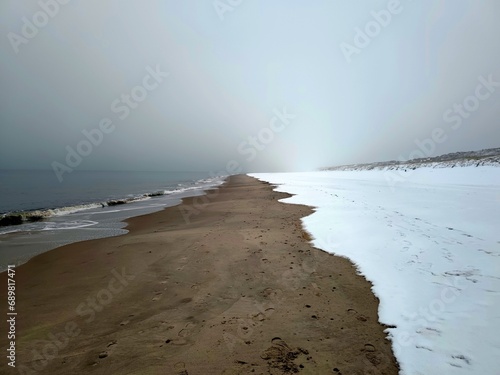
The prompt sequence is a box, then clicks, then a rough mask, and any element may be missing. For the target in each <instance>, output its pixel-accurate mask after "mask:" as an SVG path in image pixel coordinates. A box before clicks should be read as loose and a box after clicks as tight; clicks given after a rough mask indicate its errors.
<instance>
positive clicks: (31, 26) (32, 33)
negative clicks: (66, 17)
mask: <svg viewBox="0 0 500 375" xmlns="http://www.w3.org/2000/svg"><path fill="white" fill-rule="evenodd" d="M70 1H71V0H40V1H39V2H38V6H39V7H40V10H38V11H37V12H35V13H34V14H33V15H32V16H31V17H30V19H29V18H27V17H22V18H21V22H22V24H23V25H22V26H21V32H20V33H15V32H13V31H11V32H9V33H8V34H7V38H8V39H9V42H10V45H11V46H12V49H13V50H14V52H15V53H16V54H18V53H19V51H20V47H21V45H23V44H28V43H29V41H30V40H31V39H33V38H35V37H36V36H37V35H38V33H39V32H40V29H43V28H44V27H45V26H47V25H48V23H49V22H50V19H51V18H54V17H56V16H57V15H58V14H59V12H60V11H61V5H66V4H68V3H69V2H70Z"/></svg>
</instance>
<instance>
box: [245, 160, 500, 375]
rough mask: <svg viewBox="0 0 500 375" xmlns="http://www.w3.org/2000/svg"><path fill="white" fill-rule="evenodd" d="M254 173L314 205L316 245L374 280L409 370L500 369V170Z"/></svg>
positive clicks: (308, 223) (307, 222)
mask: <svg viewBox="0 0 500 375" xmlns="http://www.w3.org/2000/svg"><path fill="white" fill-rule="evenodd" d="M391 173H392V174H393V175H394V173H397V175H398V177H399V178H398V179H397V183H396V184H394V179H391V177H390V176H391ZM251 176H252V177H256V178H258V179H260V180H262V181H267V182H270V183H272V184H276V185H278V187H277V188H276V190H277V191H280V192H286V193H290V194H293V196H292V197H291V198H287V199H284V200H283V201H284V202H286V203H294V204H304V205H309V206H313V207H315V213H314V214H312V215H310V216H308V217H305V218H303V225H304V226H305V228H306V229H307V230H308V231H309V232H310V233H311V235H312V237H313V244H314V246H316V247H318V248H320V249H322V250H325V251H327V252H329V253H334V254H336V255H341V256H345V257H347V258H349V259H350V260H352V261H353V262H354V263H355V264H356V265H357V267H358V269H359V272H360V273H361V274H363V275H364V276H365V277H366V278H367V279H368V280H369V281H371V282H372V283H373V291H374V293H375V295H376V296H377V297H378V298H379V299H380V308H379V319H380V322H381V323H383V324H386V325H388V326H389V328H387V331H386V332H387V333H388V336H389V337H390V339H391V340H392V343H393V349H394V353H395V355H396V358H397V360H398V362H399V363H400V366H401V374H405V375H424V374H497V373H498V369H499V368H500V337H499V333H500V233H499V232H498V226H499V223H500V168H498V167H490V166H485V167H477V168H476V167H460V168H419V169H416V170H409V171H407V172H405V171H404V170H399V171H386V170H371V171H321V172H307V173H305V172H304V173H272V174H251Z"/></svg>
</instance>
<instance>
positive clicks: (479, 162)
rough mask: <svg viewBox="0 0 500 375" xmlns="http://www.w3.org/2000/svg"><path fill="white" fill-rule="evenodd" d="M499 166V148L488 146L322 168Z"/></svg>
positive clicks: (338, 169) (333, 169)
mask: <svg viewBox="0 0 500 375" xmlns="http://www.w3.org/2000/svg"><path fill="white" fill-rule="evenodd" d="M474 165H475V166H476V167H479V166H483V165H490V166H500V148H490V149H485V150H480V151H464V152H454V153H451V154H445V155H440V156H434V157H428V158H421V159H412V160H406V161H397V160H391V161H382V162H376V163H364V164H350V165H341V166H337V167H329V168H323V169H322V170H324V171H356V170H371V169H387V170H391V169H416V168H422V167H430V168H450V167H451V168H454V167H468V166H474Z"/></svg>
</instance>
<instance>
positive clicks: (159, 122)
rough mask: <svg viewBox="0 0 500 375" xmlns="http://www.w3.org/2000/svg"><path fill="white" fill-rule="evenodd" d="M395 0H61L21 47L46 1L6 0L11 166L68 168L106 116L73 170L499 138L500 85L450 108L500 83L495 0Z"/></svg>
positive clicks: (223, 163)
mask: <svg viewBox="0 0 500 375" xmlns="http://www.w3.org/2000/svg"><path fill="white" fill-rule="evenodd" d="M52 1H56V0H42V1H41V2H42V3H50V2H52ZM394 1H396V0H392V1H340V0H328V1H319V0H318V1H298V0H286V1H285V0H281V1H278V0H276V1H267V0H252V1H250V0H243V1H241V2H240V3H239V4H238V1H236V0H232V1H229V0H220V1H215V2H214V1H212V0H208V1H201V0H198V1H194V0H193V1H174V0H171V1H165V0H162V1H157V0H149V1H139V0H135V1H132V0H131V1H126V2H125V1H117V0H115V1H111V0H109V1H102V0H85V1H83V0H72V1H68V0H65V1H62V0H60V3H64V2H67V4H60V3H59V2H57V4H59V5H58V7H59V9H56V8H51V9H52V10H54V9H56V10H55V11H54V16H53V17H50V16H48V22H47V25H46V26H44V27H40V28H38V29H39V30H38V34H37V35H36V36H34V37H31V35H30V38H27V37H26V38H25V40H24V41H25V42H26V43H21V42H19V40H21V39H19V38H18V39H15V38H17V37H14V36H13V34H9V33H15V34H16V35H18V36H19V37H22V38H24V37H25V36H26V35H24V34H23V25H24V24H25V20H24V19H23V17H26V19H27V20H28V21H33V22H35V21H36V22H38V23H39V24H40V23H42V24H43V22H44V19H43V15H40V14H38V19H36V20H33V17H34V15H36V14H37V12H40V11H41V9H42V8H41V5H40V4H39V3H37V2H35V1H27V0H9V1H7V0H6V1H2V2H1V4H0V17H1V19H0V22H1V28H0V33H1V35H2V38H1V40H2V42H1V46H0V47H1V59H0V69H1V76H0V90H1V94H0V95H1V101H0V168H8V169H13V168H34V169H41V168H43V169H49V168H51V164H52V163H53V162H54V161H57V162H60V163H61V164H65V163H66V162H65V158H66V156H67V153H68V151H67V146H69V147H71V148H73V149H76V146H77V144H78V143H79V142H81V141H82V140H86V138H85V137H84V135H83V134H82V131H83V130H84V129H86V130H87V131H91V130H92V129H96V128H99V122H100V121H101V120H102V119H104V118H109V119H111V120H112V121H113V126H114V130H113V131H112V132H110V133H109V134H104V136H103V140H102V142H101V143H99V144H98V145H97V146H93V149H92V151H91V152H90V153H89V155H86V156H83V157H82V160H81V161H80V162H79V163H77V164H78V165H77V166H76V167H75V168H79V169H105V170H106V169H107V170H110V169H119V170H129V169H130V170H207V171H209V170H212V171H216V170H223V169H224V168H226V167H227V162H228V161H230V160H234V161H236V162H237V163H238V164H241V165H242V166H243V167H244V168H245V170H247V171H280V170H283V171H290V170H307V169H314V168H318V167H323V166H328V165H335V164H345V163H354V162H367V161H376V160H387V159H397V158H399V157H400V156H402V157H408V156H409V155H410V154H411V153H412V152H413V151H414V150H416V149H417V146H416V144H415V139H419V140H423V139H425V138H430V137H431V135H432V134H433V131H434V129H436V128H442V129H443V131H444V133H445V135H444V136H442V137H441V138H442V139H443V137H444V138H446V140H445V141H444V142H442V143H435V145H434V146H435V147H434V148H435V149H434V150H433V151H432V152H433V153H434V154H436V155H437V154H442V153H446V152H451V151H458V150H473V149H480V148H488V147H497V146H499V144H498V139H500V137H499V135H500V131H499V123H498V119H499V117H500V116H499V115H500V105H499V104H498V103H499V100H500V87H495V86H494V85H493V86H491V84H490V86H489V87H487V88H483V89H481V90H480V91H479V95H480V98H479V99H474V98H472V99H471V98H469V99H468V100H469V101H468V103H466V104H467V105H468V107H469V108H473V109H474V110H472V111H466V112H464V114H463V115H460V114H459V112H456V113H448V117H447V118H448V121H445V119H444V118H443V116H444V114H445V113H446V112H447V111H449V110H453V111H455V109H454V108H453V105H454V103H463V101H464V99H466V98H468V97H469V96H473V97H476V98H477V95H476V91H477V90H476V88H477V86H478V85H480V84H481V82H482V81H481V78H480V77H481V76H482V77H484V79H483V81H484V80H488V79H489V80H493V81H495V82H497V81H498V82H500V49H499V48H498V37H499V36H500V24H499V23H498V17H499V16H500V2H498V1H496V0H483V1H473V0H470V1H464V0H462V1H460V0H432V1H431V0H426V1H425V0H423V1H409V0H401V1H400V3H399V5H397V4H396V3H397V1H396V3H394ZM224 4H226V5H224ZM227 4H236V5H227ZM390 7H393V9H396V10H397V11H395V12H394V13H389V14H391V16H390V17H391V18H390V20H389V19H387V17H386V16H387V12H389V11H388V10H387V9H388V8H390ZM216 8H217V9H216ZM382 10H385V11H384V12H382V13H380V11H382ZM371 12H377V14H379V15H380V16H378V17H379V21H375V20H376V16H374V15H373V14H372V13H371ZM384 15H385V18H384ZM380 17H381V18H380ZM370 22H371V24H370ZM373 22H378V25H379V28H380V30H377V29H376V27H377V26H376V25H374V24H373ZM381 23H385V25H382V26H380V24H381ZM35 27H36V25H35ZM367 27H368V32H372V34H373V35H374V36H373V37H369V36H368V38H369V39H370V40H371V41H370V42H369V45H367V46H366V47H362V48H358V47H359V46H360V45H362V43H361V44H358V45H356V43H355V36H356V34H357V31H356V28H359V29H361V30H365V31H366V28H367ZM370 27H371V29H370ZM25 31H26V30H25ZM23 35H24V36H23ZM13 38H14V39H13ZM358 39H359V36H358ZM358 42H359V40H358ZM361 42H363V40H361ZM364 42H366V40H365V41H364ZM342 43H344V44H342ZM347 44H349V45H350V46H352V48H357V50H356V53H351V54H349V53H348V54H346V53H345V51H346V45H347ZM342 46H343V47H342ZM16 48H17V49H18V53H16V52H15V49H16ZM343 51H344V52H343ZM348 51H351V52H352V51H353V49H348ZM346 56H347V58H346ZM348 60H350V62H349V61H348ZM157 66H159V67H160V69H161V70H162V71H164V72H168V73H169V76H168V77H167V78H164V79H163V81H162V82H161V83H160V84H159V85H158V87H156V88H154V89H152V90H151V91H147V97H146V98H145V99H144V101H143V102H141V103H139V105H138V107H137V108H135V109H132V110H131V111H130V114H129V115H128V116H127V117H126V118H124V119H123V120H121V119H120V118H119V113H115V112H113V110H112V109H111V106H112V103H113V102H114V101H115V100H121V99H120V98H121V95H122V94H127V93H128V94H130V92H131V90H132V89H133V88H134V87H135V86H137V85H142V82H143V79H144V78H145V77H146V76H147V75H148V74H149V73H148V71H147V68H148V67H150V68H152V69H156V67H157ZM488 90H489V91H488ZM143 91H144V90H143ZM137 92H138V93H139V92H141V91H137ZM487 94H489V95H487ZM486 96H487V98H486ZM476 102H477V103H476ZM476 107H477V108H476ZM115 108H116V107H115ZM285 108H286V111H287V112H288V113H290V118H289V119H288V120H286V122H287V123H286V124H285V125H286V126H284V129H282V128H283V127H280V130H281V131H279V132H274V131H272V130H263V129H265V128H269V127H270V121H272V120H273V118H275V117H276V111H278V112H280V111H281V112H282V111H283V110H284V109H285ZM462 111H463V110H462ZM457 113H458V115H459V116H460V119H457V118H456V117H452V116H456V115H457ZM122 114H123V112H122ZM292 114H293V115H295V116H296V117H295V118H293V119H292V118H291V115H292ZM453 119H454V120H453ZM459 120H460V123H458V122H459ZM276 124H281V121H280V120H279V119H278V121H277V122H276ZM259 132H261V135H263V136H267V137H268V138H266V140H267V141H268V143H267V144H262V147H254V146H251V144H250V143H246V144H244V145H242V142H247V141H248V137H249V136H256V135H258V134H259ZM262 132H264V133H265V134H264V133H262ZM270 132H272V133H270ZM269 137H271V138H272V139H271V138H269ZM270 139H271V140H270ZM258 142H260V141H258ZM259 145H260V143H259ZM250 148H252V149H254V151H255V152H251V151H249V149H250ZM242 151H245V152H242Z"/></svg>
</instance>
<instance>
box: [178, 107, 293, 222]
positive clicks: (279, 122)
mask: <svg viewBox="0 0 500 375" xmlns="http://www.w3.org/2000/svg"><path fill="white" fill-rule="evenodd" d="M273 114H274V116H273V117H272V118H271V120H270V121H269V124H268V126H265V127H263V128H261V129H260V130H259V131H258V132H257V133H256V134H255V135H249V136H248V137H247V138H246V139H245V140H243V141H241V142H240V144H239V145H238V146H237V151H238V153H239V155H240V156H242V157H245V161H246V162H252V161H254V160H255V159H256V158H257V155H258V154H259V152H262V151H264V150H265V149H266V147H267V146H268V145H269V144H270V143H271V142H273V140H274V139H275V137H276V134H279V133H281V132H282V131H284V130H285V129H286V128H287V127H288V126H289V125H290V124H291V123H292V120H295V119H296V118H297V115H295V114H293V113H291V112H288V110H287V108H286V107H283V109H281V110H279V109H274V110H273ZM241 164H242V163H241V160H240V161H238V160H235V159H232V160H229V161H227V163H226V168H225V170H223V171H219V172H218V173H214V172H213V171H211V172H210V173H209V174H210V176H211V177H212V178H215V177H228V176H230V175H234V174H238V173H241V172H242V170H243V168H242V166H241ZM218 193H219V191H218V189H215V190H213V191H210V192H207V193H206V194H205V195H202V196H198V197H194V198H193V200H192V204H191V205H189V206H188V205H185V204H182V205H179V206H178V207H179V210H180V212H181V214H182V217H183V218H184V221H185V222H186V224H189V223H190V221H191V217H192V216H193V215H198V214H199V213H200V212H201V211H202V210H203V209H204V208H205V207H207V205H208V204H209V203H210V201H211V200H212V199H213V198H215V197H216V196H217V195H218Z"/></svg>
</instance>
